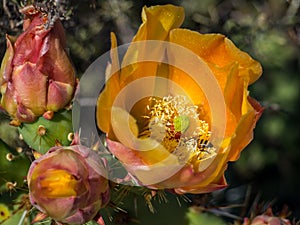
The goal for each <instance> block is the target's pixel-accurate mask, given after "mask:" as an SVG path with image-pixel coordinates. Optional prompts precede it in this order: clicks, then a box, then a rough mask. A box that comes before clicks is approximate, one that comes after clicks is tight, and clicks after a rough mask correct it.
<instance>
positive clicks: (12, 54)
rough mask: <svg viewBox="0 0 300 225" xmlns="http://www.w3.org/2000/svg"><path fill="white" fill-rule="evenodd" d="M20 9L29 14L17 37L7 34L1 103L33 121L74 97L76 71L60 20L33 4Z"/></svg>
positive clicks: (0, 73)
mask: <svg viewBox="0 0 300 225" xmlns="http://www.w3.org/2000/svg"><path fill="white" fill-rule="evenodd" d="M21 12H22V13H23V14H24V15H25V17H26V18H25V19H24V24H23V27H24V32H23V33H22V34H21V35H20V36H18V37H17V38H16V39H15V38H13V37H11V36H8V35H7V36H6V40H7V50H6V53H5V55H4V58H3V60H2V64H1V69H0V85H1V87H0V90H1V94H2V97H1V106H2V107H3V108H4V109H5V110H6V111H7V112H8V113H9V114H10V115H11V116H12V117H13V119H15V120H17V121H20V122H33V121H34V120H35V119H36V117H37V116H40V115H43V114H44V113H46V112H49V111H58V110H59V109H62V108H63V107H65V106H66V105H67V104H68V103H69V102H70V101H71V99H72V97H73V93H74V90H75V83H76V82H75V71H74V68H73V66H72V64H71V62H70V60H69V58H68V55H67V52H66V38H65V33H64V30H63V27H62V24H61V22H60V21H59V20H56V21H55V22H54V23H53V25H52V22H53V21H49V20H50V19H51V18H48V15H47V14H46V13H42V12H40V11H39V10H37V9H36V8H35V7H34V6H32V5H29V6H26V7H25V8H23V9H22V10H21ZM47 24H50V27H48V26H47Z"/></svg>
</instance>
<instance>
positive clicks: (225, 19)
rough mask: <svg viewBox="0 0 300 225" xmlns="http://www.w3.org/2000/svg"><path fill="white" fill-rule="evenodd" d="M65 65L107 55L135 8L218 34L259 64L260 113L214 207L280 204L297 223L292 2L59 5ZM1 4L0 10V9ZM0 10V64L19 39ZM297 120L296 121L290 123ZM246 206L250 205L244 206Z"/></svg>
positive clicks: (296, 34) (299, 185) (109, 0)
mask: <svg viewBox="0 0 300 225" xmlns="http://www.w3.org/2000/svg"><path fill="white" fill-rule="evenodd" d="M57 2H60V7H61V9H60V11H61V13H62V14H63V15H62V16H63V19H64V20H63V23H64V26H65V28H66V33H67V38H68V47H69V53H70V55H71V58H72V60H73V62H74V65H75V67H76V69H77V72H78V75H79V76H80V75H81V74H82V73H83V72H84V71H85V69H86V68H87V67H88V66H89V65H90V63H91V62H93V60H95V59H96V58H97V57H99V56H100V55H101V54H103V53H104V52H106V51H107V50H109V48H110V39H109V33H110V32H111V31H114V32H115V33H116V34H117V37H118V41H119V44H122V43H127V42H129V41H130V40H131V38H132V37H133V35H134V33H135V31H136V30H137V28H138V27H139V25H140V23H141V19H140V13H141V9H142V7H143V5H148V6H150V5H156V4H166V3H172V4H175V5H182V6H183V7H184V8H185V13H186V19H185V22H184V24H183V27H186V28H189V29H193V30H196V31H199V32H201V33H223V34H225V35H226V36H228V37H229V38H230V39H231V40H233V42H234V43H235V44H236V45H237V46H238V47H239V48H240V49H242V50H244V51H246V52H248V53H249V54H250V55H251V56H252V57H253V58H255V59H257V60H258V61H260V62H261V64H262V66H263V69H264V73H263V76H262V77H261V78H260V80H259V81H258V82H256V83H255V84H254V85H253V86H252V87H250V93H251V95H252V96H253V97H255V98H256V99H257V100H258V101H260V102H261V104H262V105H263V106H264V107H265V111H264V114H263V116H262V118H261V119H260V121H259V122H258V124H257V127H256V129H255V139H254V141H253V142H252V143H251V144H250V145H249V146H248V147H247V148H246V150H244V151H243V152H242V154H241V157H240V159H239V160H238V161H237V162H236V163H232V164H230V166H229V169H228V171H227V178H228V182H229V184H230V187H229V188H228V189H226V190H225V191H223V192H221V193H216V194H215V196H216V200H215V201H216V204H217V203H218V204H222V205H226V204H227V205H228V204H235V203H240V202H243V201H244V196H245V195H246V190H250V189H249V187H251V194H250V196H251V198H250V201H251V200H253V199H254V198H255V196H258V195H259V196H260V198H259V201H260V202H262V201H265V202H270V201H274V204H273V205H274V211H276V210H280V209H281V207H282V206H283V205H284V204H286V205H288V206H289V208H290V209H291V211H292V212H293V215H294V216H296V217H298V218H300V131H299V130H300V93H299V92H300V91H299V87H300V1H299V0H256V1H254V0H252V1H250V0H249V1H246V0H244V1H243V0H201V1H197V0H183V1H180V0H178V1H159V0H157V1H150V0H148V1H147V0H144V1H135V0H125V1H124V0H122V1H121V0H119V1H118V0H72V1H66V0H61V1H57ZM2 3H3V4H2ZM2 3H1V5H0V15H1V16H0V28H1V29H0V58H2V57H3V55H4V52H5V48H6V44H5V33H8V34H18V33H19V32H20V31H21V17H20V15H19V13H18V10H17V6H18V5H19V4H20V2H19V1H17V0H15V1H14V0H11V1H8V0H7V1H6V0H2ZM298 116H299V117H298ZM249 204H250V203H249Z"/></svg>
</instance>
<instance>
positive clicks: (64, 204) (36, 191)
mask: <svg viewBox="0 0 300 225" xmlns="http://www.w3.org/2000/svg"><path fill="white" fill-rule="evenodd" d="M105 177H106V170H105V167H104V164H103V161H102V159H101V158H100V157H99V155H97V153H96V152H94V151H93V150H91V149H89V148H87V147H84V146H80V145H74V146H68V147H61V146H60V147H53V148H51V149H50V150H49V151H48V152H47V153H46V154H45V155H42V156H41V157H40V158H38V159H37V160H35V161H34V162H33V163H32V165H31V167H30V169H29V172H28V176H27V179H28V186H29V196H30V201H31V203H32V204H33V205H34V206H35V207H36V208H37V209H39V210H40V211H42V212H43V213H45V214H47V215H48V216H50V217H51V218H53V219H54V220H56V221H57V222H60V223H67V224H83V223H85V222H87V221H89V220H92V219H93V218H94V217H95V216H96V214H97V212H98V211H99V210H100V209H101V208H102V207H104V206H105V205H106V204H107V203H108V202H109V186H108V180H107V179H106V178H105Z"/></svg>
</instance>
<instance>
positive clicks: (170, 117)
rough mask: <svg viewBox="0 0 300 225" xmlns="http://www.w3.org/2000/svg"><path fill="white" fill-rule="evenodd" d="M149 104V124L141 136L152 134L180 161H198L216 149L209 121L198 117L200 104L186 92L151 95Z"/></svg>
mask: <svg viewBox="0 0 300 225" xmlns="http://www.w3.org/2000/svg"><path fill="white" fill-rule="evenodd" d="M149 101H150V104H149V105H147V110H148V111H149V113H148V115H147V116H144V118H146V119H147V120H148V126H146V128H145V129H144V130H143V131H142V132H141V133H140V134H139V137H141V138H143V137H151V138H153V139H155V140H157V141H158V142H160V143H161V144H162V145H163V146H164V147H165V148H166V149H167V150H168V151H169V152H171V153H173V154H174V155H176V156H177V157H178V160H179V162H180V163H183V164H185V163H191V164H195V163H197V162H198V163H199V161H201V160H204V159H206V158H208V157H210V156H211V155H215V154H216V149H215V148H214V147H213V145H212V144H211V143H210V142H209V138H210V135H211V132H210V131H209V125H208V123H207V122H205V121H204V120H200V119H199V113H198V106H196V105H193V104H192V103H190V102H189V101H188V100H187V99H186V97H185V96H183V95H178V96H165V97H163V98H156V97H151V98H149Z"/></svg>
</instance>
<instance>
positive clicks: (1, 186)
mask: <svg viewBox="0 0 300 225" xmlns="http://www.w3.org/2000/svg"><path fill="white" fill-rule="evenodd" d="M29 166H30V161H29V159H28V158H27V157H25V156H24V155H23V154H19V153H17V152H16V151H14V150H13V149H10V148H9V147H8V146H7V145H6V144H5V143H4V142H3V141H1V140H0V193H1V192H3V191H11V192H13V191H15V189H16V188H18V187H22V186H23V185H24V179H25V178H26V176H27V172H28V169H29Z"/></svg>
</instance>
